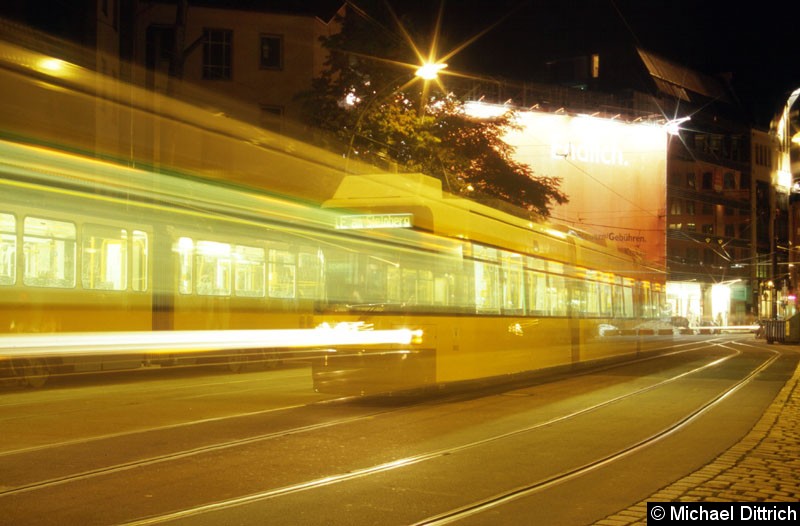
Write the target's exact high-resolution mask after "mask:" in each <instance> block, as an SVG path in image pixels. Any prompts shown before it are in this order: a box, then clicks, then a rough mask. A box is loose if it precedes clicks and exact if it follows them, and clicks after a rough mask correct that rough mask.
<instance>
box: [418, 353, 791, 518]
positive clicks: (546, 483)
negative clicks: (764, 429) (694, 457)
mask: <svg viewBox="0 0 800 526" xmlns="http://www.w3.org/2000/svg"><path fill="white" fill-rule="evenodd" d="M772 352H773V353H774V354H773V356H772V357H770V358H769V359H768V360H765V361H764V362H763V363H762V364H761V365H760V366H759V367H757V368H756V369H755V370H753V371H752V372H751V373H750V374H749V375H747V376H746V377H744V378H742V379H741V380H739V381H738V382H737V383H735V384H734V385H733V386H731V387H729V388H728V389H726V390H724V391H723V392H722V393H720V394H719V395H717V396H716V397H715V398H713V399H711V400H709V401H708V402H707V403H706V404H704V405H703V406H701V407H699V408H698V409H697V410H695V411H693V412H691V413H689V414H688V415H686V416H685V417H684V418H682V419H681V420H679V421H677V422H675V423H674V424H672V425H670V426H668V427H666V428H664V429H663V430H662V431H660V432H659V433H656V434H654V435H652V436H650V437H648V438H646V439H644V440H640V441H638V442H636V443H634V444H631V445H630V446H628V447H626V448H624V449H622V450H619V451H617V452H615V453H613V454H611V455H607V456H605V457H603V458H601V459H598V460H596V461H594V462H591V463H588V464H584V465H582V466H579V467H576V468H573V469H571V470H569V471H566V472H564V473H560V474H558V475H556V476H553V477H550V478H548V479H546V480H540V481H536V482H532V483H531V484H529V485H525V486H522V487H518V488H515V489H513V490H510V491H506V492H504V493H501V494H498V495H495V496H492V497H490V498H488V499H482V500H480V501H476V502H473V503H471V504H468V505H465V506H462V507H460V508H457V509H453V510H449V511H447V512H444V513H440V514H437V515H435V516H432V517H429V518H426V519H424V520H422V521H419V522H416V523H414V525H413V526H440V525H444V524H451V523H453V522H457V521H460V520H462V519H465V518H467V517H471V516H473V515H477V514H480V513H483V512H485V511H487V510H490V509H492V508H496V507H498V506H503V505H504V504H507V503H509V502H511V501H513V500H516V499H521V498H524V497H526V496H528V495H531V494H533V493H535V492H538V491H542V490H544V489H546V488H548V487H551V486H554V485H557V484H561V483H563V482H566V481H568V480H570V479H573V478H576V477H579V476H581V475H584V474H586V473H588V472H590V471H593V470H595V469H599V468H602V467H603V466H605V465H607V464H609V463H611V462H614V461H616V460H619V459H621V458H623V457H625V456H628V455H630V454H632V453H635V452H637V451H640V450H642V449H644V448H647V447H649V446H651V445H653V444H654V443H656V442H658V441H660V440H662V439H664V438H665V437H667V436H669V435H671V434H673V433H676V432H677V431H680V430H681V429H683V428H684V427H686V426H687V425H689V424H690V423H692V422H694V421H695V420H696V419H698V418H700V417H701V416H702V415H703V414H704V413H706V412H707V411H709V410H710V409H712V408H713V407H714V406H716V405H717V404H719V403H720V402H722V401H723V400H724V399H726V398H728V397H729V396H730V395H732V394H733V393H735V392H736V391H738V390H739V389H741V388H742V387H743V386H744V385H746V384H747V383H749V382H750V381H752V380H753V378H755V377H756V376H757V375H758V374H759V373H761V372H762V371H764V370H766V369H767V368H768V367H769V366H770V365H772V364H773V363H774V362H775V361H776V360H777V359H778V358H779V353H778V352H777V351H772Z"/></svg>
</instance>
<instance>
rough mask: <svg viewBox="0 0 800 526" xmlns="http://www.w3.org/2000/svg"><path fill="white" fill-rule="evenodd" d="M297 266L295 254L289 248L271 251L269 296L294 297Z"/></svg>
mask: <svg viewBox="0 0 800 526" xmlns="http://www.w3.org/2000/svg"><path fill="white" fill-rule="evenodd" d="M296 270H297V269H296V267H295V261H294V254H292V253H291V252H289V251H288V250H276V249H270V251H269V278H268V280H269V296H270V297H271V298H294V297H295V280H296Z"/></svg>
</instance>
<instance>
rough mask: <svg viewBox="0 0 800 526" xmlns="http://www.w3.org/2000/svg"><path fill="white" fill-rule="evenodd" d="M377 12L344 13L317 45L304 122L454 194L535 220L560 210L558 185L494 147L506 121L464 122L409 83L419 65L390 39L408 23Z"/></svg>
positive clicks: (458, 104)
mask: <svg viewBox="0 0 800 526" xmlns="http://www.w3.org/2000/svg"><path fill="white" fill-rule="evenodd" d="M384 5H385V4H384ZM379 7H380V5H377V4H376V5H375V10H374V11H373V10H370V12H369V14H367V13H366V12H365V11H361V10H359V9H357V8H355V7H354V6H352V5H351V7H350V9H348V11H347V15H346V16H345V17H343V19H341V20H340V22H341V24H342V31H341V32H339V33H337V34H334V35H332V36H330V37H326V38H324V39H323V45H324V46H325V47H326V48H327V49H328V51H329V58H328V61H327V63H326V65H325V66H326V67H325V70H324V72H323V73H322V75H321V76H320V77H318V78H316V79H314V81H313V88H312V90H311V91H310V92H309V93H306V94H303V96H302V99H303V103H304V107H305V108H306V114H307V120H308V121H309V122H310V123H311V124H312V125H314V126H316V127H318V128H320V129H322V130H326V131H328V132H331V133H332V134H334V135H335V136H336V137H338V139H339V140H340V141H341V142H342V143H343V144H345V145H346V149H347V151H346V155H347V156H349V157H352V158H358V159H361V160H364V161H367V162H372V163H380V164H386V163H390V164H392V165H396V166H397V167H398V169H401V170H406V171H414V172H423V173H426V174H428V175H432V176H435V177H438V178H439V179H441V180H442V181H443V184H444V187H445V188H446V189H448V190H449V191H451V192H453V193H457V194H461V195H466V196H470V197H480V196H483V197H490V198H499V199H502V200H503V201H506V202H510V203H512V204H514V205H517V206H519V207H522V208H525V209H527V210H528V211H530V212H532V213H534V214H538V215H540V216H542V217H546V216H548V215H549V212H550V209H551V207H552V206H553V205H554V204H555V203H565V202H566V201H567V197H566V196H565V195H564V194H563V193H562V192H561V191H560V190H559V185H560V180H558V179H554V178H551V177H544V176H539V175H536V174H535V173H534V172H533V170H532V169H531V167H530V166H528V165H525V164H522V163H519V162H516V161H515V160H514V159H513V153H514V149H513V147H512V146H510V145H508V144H507V143H505V142H504V141H503V140H502V136H503V133H504V132H505V131H506V130H507V129H508V128H509V127H513V126H514V121H513V113H508V114H506V115H503V116H500V117H497V118H494V119H490V120H483V119H481V120H479V119H476V118H472V117H470V116H468V115H467V114H466V113H465V112H464V104H463V103H462V101H460V100H458V99H457V98H456V97H455V96H454V95H453V94H452V93H445V92H443V91H442V90H441V88H437V89H432V88H434V87H435V86H434V83H428V84H425V83H424V82H423V81H422V80H421V79H418V78H415V77H414V70H415V69H414V68H415V66H412V65H413V64H418V63H419V59H418V58H417V57H416V55H415V53H414V52H413V49H412V48H411V45H410V44H409V43H408V41H407V40H406V38H404V36H403V35H402V33H401V32H399V31H397V27H398V25H399V24H402V26H403V27H408V21H394V20H393V19H392V17H391V16H387V17H385V18H383V19H381V18H380V17H377V15H376V14H375V13H379V12H380V10H379ZM393 28H394V29H393ZM444 82H445V83H446V80H445V81H444Z"/></svg>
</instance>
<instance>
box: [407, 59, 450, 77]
mask: <svg viewBox="0 0 800 526" xmlns="http://www.w3.org/2000/svg"><path fill="white" fill-rule="evenodd" d="M446 67H447V64H443V63H438V64H434V63H430V62H428V63H425V64H423V65H421V66H420V67H419V68H417V71H416V72H415V73H414V74H415V75H416V76H418V77H420V78H423V79H425V80H434V79H436V78H437V77H438V76H439V72H440V71H441V70H443V69H444V68H446Z"/></svg>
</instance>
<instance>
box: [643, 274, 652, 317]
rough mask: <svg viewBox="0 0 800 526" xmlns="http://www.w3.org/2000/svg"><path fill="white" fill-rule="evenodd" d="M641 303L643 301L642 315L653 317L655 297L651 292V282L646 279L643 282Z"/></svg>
mask: <svg viewBox="0 0 800 526" xmlns="http://www.w3.org/2000/svg"><path fill="white" fill-rule="evenodd" d="M641 303H642V316H643V317H645V318H652V317H653V297H652V295H651V293H650V283H648V282H646V281H645V282H643V283H642V294H641Z"/></svg>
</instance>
